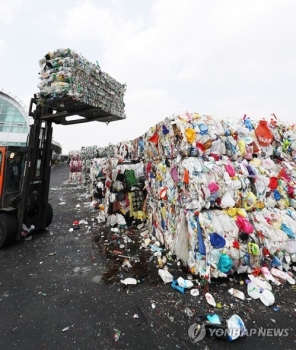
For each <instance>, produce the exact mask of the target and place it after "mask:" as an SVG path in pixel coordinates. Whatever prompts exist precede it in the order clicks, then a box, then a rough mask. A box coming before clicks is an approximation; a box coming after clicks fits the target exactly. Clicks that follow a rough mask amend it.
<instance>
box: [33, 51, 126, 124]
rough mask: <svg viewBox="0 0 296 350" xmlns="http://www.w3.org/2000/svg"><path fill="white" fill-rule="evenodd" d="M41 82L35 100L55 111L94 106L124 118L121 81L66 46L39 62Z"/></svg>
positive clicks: (75, 109) (123, 88)
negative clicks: (37, 98)
mask: <svg viewBox="0 0 296 350" xmlns="http://www.w3.org/2000/svg"><path fill="white" fill-rule="evenodd" d="M39 63H40V67H41V71H40V79H41V82H40V83H39V85H38V88H39V89H40V94H39V102H40V103H41V104H42V105H47V106H49V107H52V108H53V109H55V110H57V111H67V112H71V111H77V110H83V109H86V108H90V107H93V108H97V109H98V110H99V111H101V112H102V113H109V114H111V115H114V116H117V117H119V118H125V113H124V107H125V106H124V101H123V98H124V93H125V90H126V86H125V84H120V83H119V82H117V81H116V80H115V79H113V78H112V77H111V76H110V75H109V74H107V73H105V72H103V71H102V70H101V68H100V66H99V65H98V64H93V63H91V62H89V61H88V60H86V59H85V58H84V57H83V56H82V55H79V54H78V53H76V52H75V51H73V50H70V49H58V50H56V51H53V52H49V53H48V54H46V55H45V58H44V59H41V60H40V61H39Z"/></svg>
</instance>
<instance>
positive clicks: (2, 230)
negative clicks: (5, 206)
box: [0, 213, 17, 248]
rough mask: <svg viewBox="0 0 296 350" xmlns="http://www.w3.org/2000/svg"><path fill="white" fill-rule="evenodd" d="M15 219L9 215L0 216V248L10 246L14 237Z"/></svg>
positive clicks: (2, 214)
mask: <svg viewBox="0 0 296 350" xmlns="http://www.w3.org/2000/svg"><path fill="white" fill-rule="evenodd" d="M16 231H17V222H16V217H15V216H14V215H13V214H10V213H1V214H0V248H2V247H5V246H7V245H9V244H11V243H12V242H13V241H14V240H15V237H16Z"/></svg>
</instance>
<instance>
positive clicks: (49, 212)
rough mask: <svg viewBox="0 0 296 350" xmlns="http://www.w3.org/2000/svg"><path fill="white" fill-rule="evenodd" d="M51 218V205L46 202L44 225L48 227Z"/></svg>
mask: <svg viewBox="0 0 296 350" xmlns="http://www.w3.org/2000/svg"><path fill="white" fill-rule="evenodd" d="M52 218H53V210H52V206H51V205H50V204H49V203H47V206H46V213H45V227H48V226H49V225H50V224H51V222H52Z"/></svg>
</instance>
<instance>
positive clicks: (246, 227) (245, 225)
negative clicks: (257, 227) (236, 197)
mask: <svg viewBox="0 0 296 350" xmlns="http://www.w3.org/2000/svg"><path fill="white" fill-rule="evenodd" d="M236 224H237V226H238V228H239V230H240V231H242V232H245V233H253V232H254V227H253V226H252V225H251V224H250V222H249V221H248V220H247V219H246V218H244V217H242V216H239V215H238V216H237V218H236Z"/></svg>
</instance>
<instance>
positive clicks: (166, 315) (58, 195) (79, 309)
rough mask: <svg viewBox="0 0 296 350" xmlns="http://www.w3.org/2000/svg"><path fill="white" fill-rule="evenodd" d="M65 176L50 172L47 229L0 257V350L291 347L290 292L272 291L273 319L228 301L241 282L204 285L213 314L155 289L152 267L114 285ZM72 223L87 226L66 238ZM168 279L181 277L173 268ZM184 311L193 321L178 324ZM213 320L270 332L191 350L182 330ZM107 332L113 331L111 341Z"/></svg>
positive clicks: (65, 170)
mask: <svg viewBox="0 0 296 350" xmlns="http://www.w3.org/2000/svg"><path fill="white" fill-rule="evenodd" d="M68 175H69V166H68V165H67V164H63V163H61V164H59V165H58V166H56V167H55V168H53V169H52V177H51V190H50V203H51V204H52V206H53V209H54V213H55V214H54V219H53V222H52V225H51V226H50V228H49V229H48V230H47V231H46V232H42V233H38V234H35V235H34V236H33V237H32V239H31V240H27V241H21V242H17V243H15V244H14V245H12V246H10V247H8V248H6V249H2V250H0V266H1V274H0V349H1V350H2V349H3V350H4V349H5V350H14V349H17V350H35V349H36V350H41V349H44V350H88V349H90V350H92V349H103V350H105V349H106V350H108V349H139V350H140V349H147V350H149V349H169V350H171V349H196V348H197V349H203V350H204V349H208V350H213V349H236V350H240V349H251V348H253V349H269V350H271V349H282V350H287V349H291V350H292V349H295V348H296V338H295V334H294V333H295V331H294V330H295V327H296V326H295V309H296V305H295V296H296V291H295V290H293V289H292V288H291V286H290V285H285V286H282V287H278V288H276V289H275V296H276V302H277V305H278V310H277V309H276V310H277V311H276V310H275V309H274V307H273V306H272V307H269V308H267V307H265V306H264V305H263V304H262V303H261V302H260V301H258V300H250V301H248V300H245V301H240V300H238V299H235V298H233V297H232V296H231V295H230V294H229V293H228V292H227V290H228V289H229V288H230V286H235V287H236V288H238V289H240V290H244V289H245V286H241V285H240V284H239V282H240V281H241V280H243V278H244V277H243V276H234V277H233V279H232V281H228V280H223V281H217V282H215V283H213V284H212V285H211V286H210V292H211V293H212V295H213V296H214V297H215V300H216V301H217V302H220V303H221V304H222V306H223V308H222V309H221V310H217V309H212V308H211V307H209V305H208V304H207V303H206V302H205V299H204V298H203V297H202V296H198V297H193V296H191V295H190V293H189V292H186V293H185V295H182V294H181V293H179V292H177V291H175V290H174V289H173V288H171V287H170V286H169V285H164V284H163V283H162V281H161V280H160V279H159V278H157V270H156V268H153V260H151V262H150V263H148V264H147V265H145V264H144V263H143V265H141V264H139V266H138V268H139V271H138V272H137V277H138V279H139V281H141V283H139V284H137V285H136V286H129V287H126V286H124V285H123V284H122V283H117V282H118V280H117V279H116V278H115V276H116V273H117V272H118V270H117V272H116V271H115V272H114V273H113V275H112V269H111V268H112V267H114V259H111V258H110V259H106V255H105V251H106V247H107V245H104V239H103V240H102V239H101V238H100V234H101V232H102V228H99V227H98V226H96V225H95V224H94V221H92V219H94V218H95V217H96V216H97V211H96V210H95V209H92V208H91V207H90V205H89V204H90V201H89V195H87V194H86V192H85V188H84V187H83V186H79V185H75V184H69V183H68V181H67V180H68ZM62 203H65V204H62ZM74 220H85V221H86V222H88V224H87V225H81V227H80V229H78V230H75V231H73V232H70V231H69V229H70V228H71V226H72V222H73V221H74ZM87 226H90V227H91V228H90V229H88V228H87ZM105 232H106V231H105ZM131 234H134V235H136V233H135V232H133V231H131ZM147 254H148V255H143V256H142V259H147V260H146V262H147V261H149V260H150V259H149V256H150V255H149V254H150V253H147ZM115 261H116V260H115ZM142 262H143V261H142ZM112 264H113V265H112ZM149 264H150V265H149ZM151 264H152V265H151ZM117 267H118V266H117ZM141 269H142V270H141ZM107 271H108V273H107V274H106V272H107ZM173 273H174V276H175V277H179V276H180V275H182V271H181V270H178V268H177V267H175V270H174V272H173ZM183 276H184V275H183ZM102 277H104V278H102ZM121 277H125V276H124V271H122V276H121ZM126 277H127V275H126ZM184 277H186V275H185V276H184ZM104 281H106V282H107V283H105V282H104ZM201 292H202V290H201ZM201 294H202V293H201ZM136 307H138V308H136ZM186 308H190V310H191V311H192V313H193V316H192V317H188V316H187V315H186V313H185V312H184V310H185V309H186ZM212 311H214V312H217V311H219V312H220V313H221V314H222V315H223V316H224V318H229V317H230V316H231V315H233V314H238V315H239V316H240V317H241V318H242V319H243V320H244V322H245V324H246V326H247V328H248V330H251V329H252V330H255V331H256V332H257V331H258V330H259V329H261V331H262V330H263V332H264V330H265V331H268V329H271V331H268V332H269V333H268V334H269V336H266V337H264V336H262V335H258V334H256V335H253V336H251V337H245V338H240V339H238V340H236V341H234V342H228V341H224V340H220V339H215V338H212V337H210V335H209V334H207V336H206V337H205V338H204V339H203V340H201V341H200V342H198V343H196V344H192V343H191V342H190V340H189V338H188V336H187V330H188V327H189V326H190V325H191V324H193V323H194V321H195V320H196V317H197V315H203V314H207V313H209V312H212ZM141 312H142V314H143V317H142V316H141ZM135 315H138V318H136V317H135ZM146 321H147V324H146ZM274 329H285V330H286V333H287V336H271V334H273V330H274ZM116 330H118V331H119V332H120V336H119V339H118V340H117V341H115V338H114V335H115V333H116Z"/></svg>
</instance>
